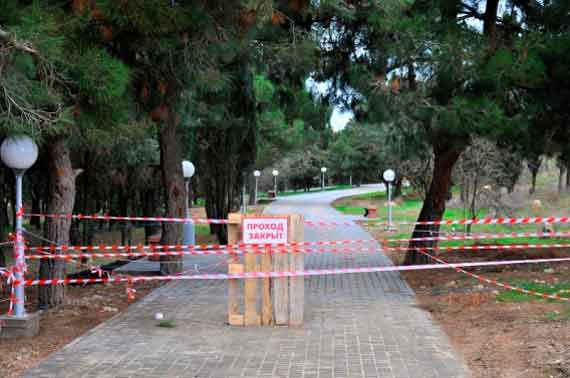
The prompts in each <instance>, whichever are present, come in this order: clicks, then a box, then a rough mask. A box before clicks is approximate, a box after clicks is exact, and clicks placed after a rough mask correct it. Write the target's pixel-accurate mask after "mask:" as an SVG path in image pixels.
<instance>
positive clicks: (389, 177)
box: [382, 169, 396, 230]
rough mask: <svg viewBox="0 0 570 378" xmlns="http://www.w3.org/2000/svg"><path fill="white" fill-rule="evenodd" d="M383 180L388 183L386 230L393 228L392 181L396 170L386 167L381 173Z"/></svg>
mask: <svg viewBox="0 0 570 378" xmlns="http://www.w3.org/2000/svg"><path fill="white" fill-rule="evenodd" d="M382 177H383V178H384V181H386V183H387V184H388V230H393V228H394V227H393V226H392V182H393V181H394V180H395V179H396V172H394V171H393V170H392V169H386V170H385V171H384V174H383V175H382Z"/></svg>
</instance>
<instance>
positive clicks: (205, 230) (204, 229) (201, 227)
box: [195, 224, 210, 235]
mask: <svg viewBox="0 0 570 378" xmlns="http://www.w3.org/2000/svg"><path fill="white" fill-rule="evenodd" d="M195 230H196V235H210V225H207V224H197V225H195Z"/></svg>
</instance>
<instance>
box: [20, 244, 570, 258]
mask: <svg viewBox="0 0 570 378" xmlns="http://www.w3.org/2000/svg"><path fill="white" fill-rule="evenodd" d="M420 248H421V249H425V250H432V251H443V252H451V251H488V250H493V251H495V250H526V249H562V248H570V243H564V244H560V243H559V244H504V245H501V244H496V245H460V246H431V247H423V246H417V247H414V246H407V247H382V248H380V247H378V246H372V247H360V248H349V247H345V248H326V247H325V248H298V247H292V248H287V247H281V248H277V247H274V246H272V247H270V248H267V247H260V248H253V249H234V248H228V249H210V250H194V249H192V250H187V251H163V252H154V251H151V252H110V253H108V252H106V253H73V254H53V253H45V252H44V253H45V254H41V255H28V256H26V259H28V260H46V259H61V260H71V259H77V258H113V257H127V258H128V257H159V256H207V255H244V254H248V253H251V254H257V255H261V254H265V253H304V254H310V253H327V252H330V253H351V252H357V253H365V252H368V253H372V252H382V251H410V250H417V249H420Z"/></svg>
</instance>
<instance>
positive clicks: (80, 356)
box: [24, 186, 469, 378]
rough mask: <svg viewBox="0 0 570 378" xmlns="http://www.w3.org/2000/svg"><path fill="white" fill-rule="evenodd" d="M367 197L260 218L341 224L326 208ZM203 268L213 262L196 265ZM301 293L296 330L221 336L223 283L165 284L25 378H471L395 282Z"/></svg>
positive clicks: (317, 264) (229, 330)
mask: <svg viewBox="0 0 570 378" xmlns="http://www.w3.org/2000/svg"><path fill="white" fill-rule="evenodd" d="M374 190H378V186H367V187H362V188H358V189H353V190H350V191H331V192H326V193H317V194H306V195H298V196H292V197H287V198H285V199H280V200H279V201H277V202H276V203H274V204H273V205H272V206H270V207H268V208H267V213H271V214H284V213H301V214H303V215H305V217H306V218H307V219H323V218H336V219H339V218H341V217H343V216H342V215H341V214H339V213H338V212H336V211H335V210H333V209H332V208H331V207H330V206H329V205H330V202H331V201H333V200H334V199H336V198H338V197H340V196H346V195H352V194H357V193H364V192H367V191H374ZM369 238H371V236H370V235H369V234H368V233H366V232H365V231H364V230H362V229H361V228H359V227H355V226H343V227H336V228H322V227H319V228H317V227H306V228H305V239H306V240H340V239H369ZM194 263H196V262H194ZM206 263H211V261H200V262H199V264H200V265H201V264H206ZM191 264H192V263H191V262H187V263H186V265H187V266H191ZM390 264H391V262H390V261H389V260H388V259H387V258H386V257H385V256H384V255H382V254H381V253H355V254H346V253H345V254H332V253H326V254H318V255H310V256H307V260H306V266H307V267H308V268H334V267H356V266H378V265H390ZM305 290H306V301H307V303H306V313H305V324H304V326H303V327H300V328H287V327H267V328H251V327H229V326H226V325H224V322H225V320H226V303H227V295H226V294H227V284H226V282H224V281H196V282H189V281H179V282H172V283H169V284H168V285H166V286H164V287H162V288H160V289H157V290H155V291H154V292H153V293H151V294H150V295H148V296H147V297H146V298H144V299H142V300H141V301H139V302H137V303H136V304H134V305H132V306H131V307H129V309H128V311H127V312H126V313H124V314H121V315H119V316H117V317H115V318H113V319H111V320H109V321H107V322H105V323H104V324H102V325H101V326H99V327H97V328H96V329H94V330H92V331H91V332H89V333H88V334H86V335H85V336H83V337H81V338H79V339H78V340H76V341H75V342H73V343H72V344H70V345H68V346H67V347H66V348H64V349H62V350H61V351H59V352H56V353H55V354H53V355H52V356H50V357H49V358H48V359H46V360H45V361H44V362H42V363H41V364H40V365H39V366H38V367H37V368H35V369H31V370H29V371H27V372H26V373H25V374H24V377H26V378H32V377H33V378H64V377H73V378H79V377H85V378H91V377H92V378H129V377H132V378H134V377H141V378H142V377H149V378H150V377H156V378H159V377H160V378H161V377H185V378H186V377H188V378H190V377H204V378H205V377H219V378H226V377H228V378H229V377H299V378H301V377H305V378H327V377H330V378H333V377H335V378H339V377H345V378H358V377H383V378H428V377H430V378H431V377H433V378H452V377H454V378H460V377H468V376H469V374H468V372H467V370H466V369H465V367H464V364H463V362H462V361H461V360H460V359H459V358H458V357H457V355H456V354H455V353H454V352H453V350H452V348H451V346H450V344H449V341H448V339H447V337H446V336H445V334H444V333H443V332H442V330H441V329H440V328H439V326H437V325H436V324H435V323H434V322H433V320H432V319H431V318H430V316H429V315H428V314H427V313H426V312H425V311H422V310H420V309H419V308H417V306H416V303H415V299H414V294H413V292H412V290H411V289H410V288H409V287H408V286H407V285H406V283H405V282H404V281H402V280H401V279H400V277H399V275H398V274H397V273H366V274H349V275H335V276H318V277H307V278H306V288H305ZM158 311H160V312H163V313H164V314H165V317H166V318H168V319H171V320H173V321H174V322H175V324H176V327H175V328H160V327H156V321H154V320H153V314H154V313H155V312H158Z"/></svg>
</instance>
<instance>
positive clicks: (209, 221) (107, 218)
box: [25, 214, 230, 224]
mask: <svg viewBox="0 0 570 378" xmlns="http://www.w3.org/2000/svg"><path fill="white" fill-rule="evenodd" d="M25 216H26V217H39V218H53V219H78V220H103V221H135V222H136V221H140V222H173V223H195V224H228V223H230V222H229V221H228V220H227V219H201V218H167V217H121V216H112V215H106V214H104V215H99V214H93V215H84V214H25Z"/></svg>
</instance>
